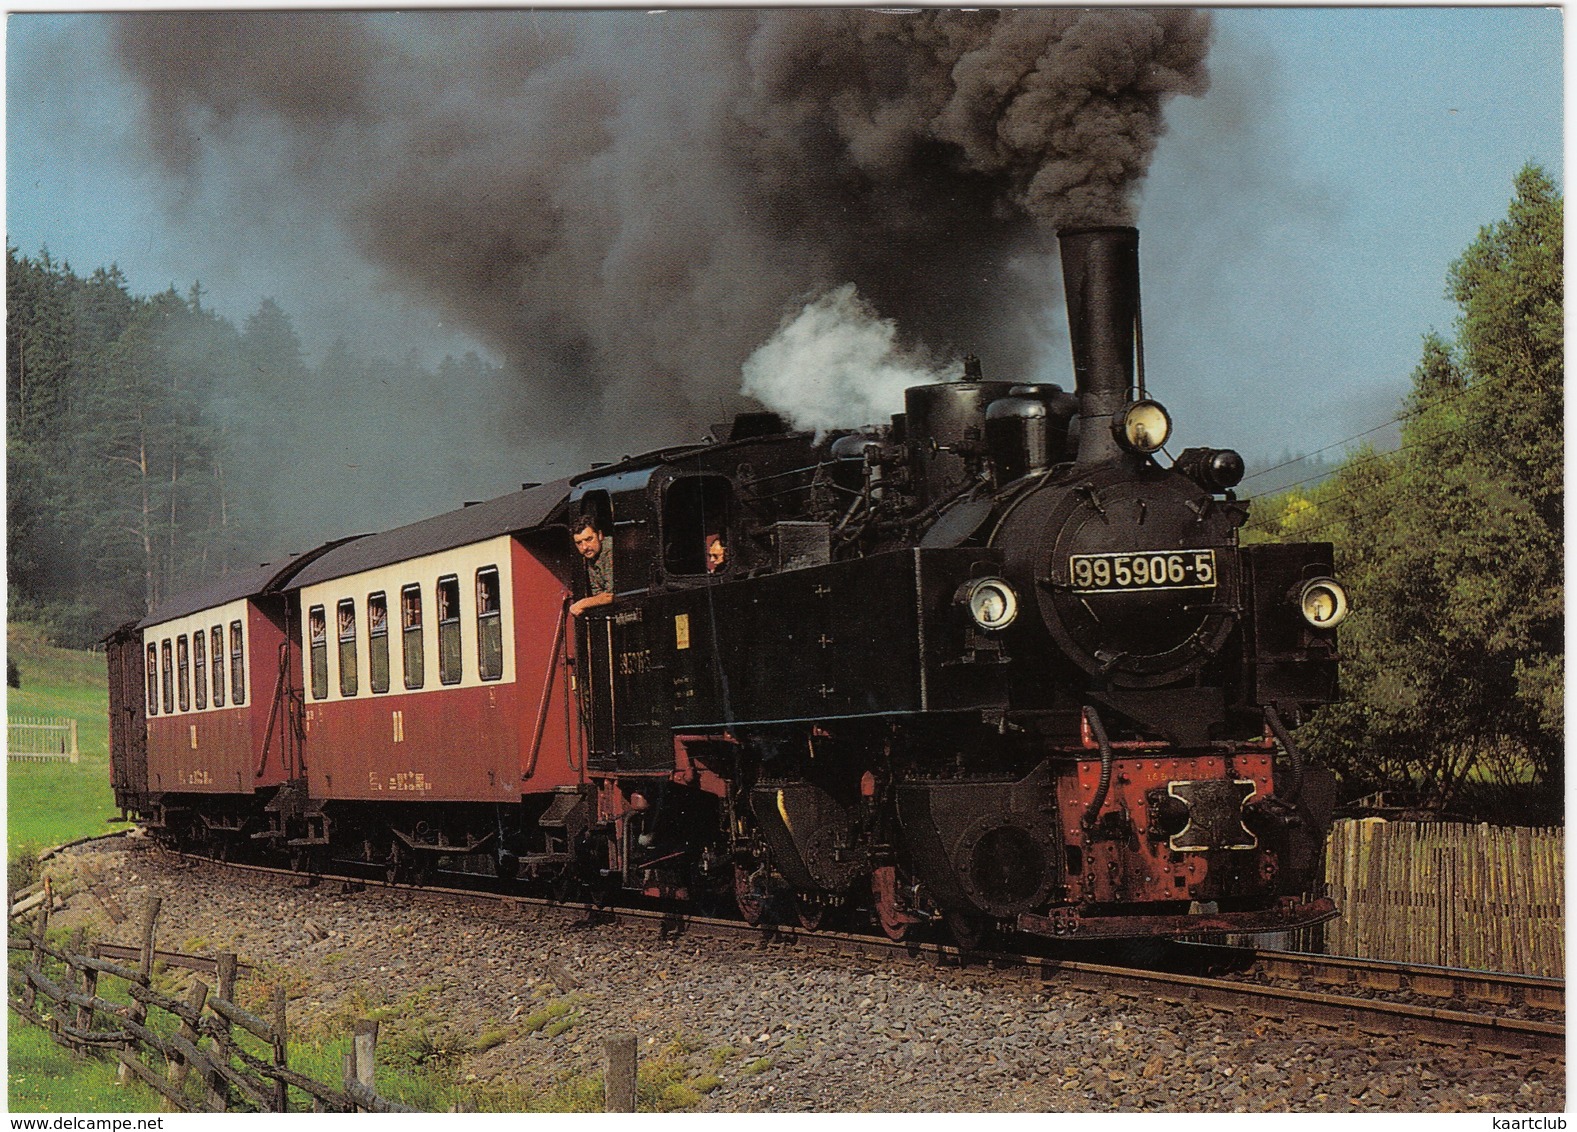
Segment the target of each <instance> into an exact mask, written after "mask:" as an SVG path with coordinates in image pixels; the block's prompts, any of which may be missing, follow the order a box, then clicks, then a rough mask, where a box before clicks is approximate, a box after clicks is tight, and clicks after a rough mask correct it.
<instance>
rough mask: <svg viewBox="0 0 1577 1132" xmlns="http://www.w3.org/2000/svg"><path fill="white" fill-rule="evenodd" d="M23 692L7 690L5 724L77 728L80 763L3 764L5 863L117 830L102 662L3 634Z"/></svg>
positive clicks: (17, 629)
mask: <svg viewBox="0 0 1577 1132" xmlns="http://www.w3.org/2000/svg"><path fill="white" fill-rule="evenodd" d="M7 639H8V648H9V652H10V656H11V659H13V660H15V661H16V664H17V667H18V668H19V669H20V670H21V674H22V687H21V688H8V689H7V690H6V691H7V693H8V694H7V696H6V714H7V716H8V717H9V718H12V719H16V718H37V717H53V718H59V719H66V718H69V719H75V720H76V721H77V745H78V749H79V750H80V752H81V761H79V762H75V763H68V762H47V763H45V762H40V763H33V762H11V761H9V760H7V762H6V796H7V800H6V859H7V860H8V861H12V860H15V859H16V858H17V856H18V854H19V853H21V852H22V851H23V850H24V849H28V848H31V849H33V850H35V851H36V850H39V849H46V848H49V847H50V846H54V845H61V844H64V843H65V842H67V841H74V840H76V839H77V838H79V837H89V836H92V835H95V834H100V833H107V832H109V831H110V830H112V829H116V828H119V827H118V826H116V825H113V824H111V823H110V820H109V819H112V818H116V817H118V816H119V811H118V810H117V809H116V808H115V795H114V792H113V790H111V788H110V772H109V692H108V688H107V675H106V671H105V663H104V654H103V653H91V652H81V651H77V650H74V649H60V648H55V647H54V646H52V645H50V644H48V643H47V642H46V641H44V640H43V639H42V638H41V637H40V636H39V634H38V633H37V631H36V630H33V629H31V628H30V627H29V626H26V625H12V626H10V627H9V630H8V632H7Z"/></svg>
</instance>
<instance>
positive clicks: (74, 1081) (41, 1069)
mask: <svg viewBox="0 0 1577 1132" xmlns="http://www.w3.org/2000/svg"><path fill="white" fill-rule="evenodd" d="M6 1014H7V1017H8V1018H9V1022H8V1024H7V1027H6V1033H7V1037H8V1040H9V1043H10V1049H9V1053H8V1057H9V1075H8V1078H7V1081H6V1099H7V1106H8V1107H9V1109H10V1111H12V1112H157V1111H159V1104H160V1101H161V1100H162V1098H161V1097H160V1096H159V1094H158V1093H156V1092H154V1091H153V1090H152V1089H150V1088H148V1087H147V1086H146V1085H144V1084H143V1083H142V1082H140V1081H133V1082H132V1083H131V1084H129V1085H119V1084H116V1081H115V1069H114V1067H113V1066H111V1065H110V1064H108V1063H106V1062H103V1061H99V1060H97V1059H95V1058H90V1057H84V1056H81V1055H79V1054H75V1053H72V1052H71V1051H70V1050H66V1049H62V1048H61V1047H60V1046H57V1045H56V1044H55V1043H54V1042H52V1041H51V1040H50V1039H49V1035H48V1034H46V1033H44V1031H42V1030H40V1029H39V1028H38V1027H36V1026H32V1025H29V1024H28V1023H26V1022H24V1021H22V1019H21V1018H19V1017H17V1016H16V1015H15V1014H14V1013H12V1012H11V1011H9V1010H8V1011H6Z"/></svg>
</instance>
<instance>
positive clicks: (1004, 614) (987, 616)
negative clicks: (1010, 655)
mask: <svg viewBox="0 0 1577 1132" xmlns="http://www.w3.org/2000/svg"><path fill="white" fill-rule="evenodd" d="M961 596H962V598H963V602H964V604H965V605H966V606H967V607H968V609H969V615H970V616H971V617H973V618H974V619H975V624H976V625H979V626H980V627H981V628H982V629H992V630H995V629H1006V628H1007V627H1008V626H1009V625H1011V624H1013V619H1014V618H1015V617H1017V616H1018V594H1016V593H1014V592H1013V587H1012V586H1010V585H1009V584H1008V583H1007V582H1006V581H1004V580H1003V579H1001V578H977V579H976V580H975V581H972V582H965V583H964V586H963V590H962V592H961Z"/></svg>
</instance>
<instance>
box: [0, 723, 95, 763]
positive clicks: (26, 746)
mask: <svg viewBox="0 0 1577 1132" xmlns="http://www.w3.org/2000/svg"><path fill="white" fill-rule="evenodd" d="M5 750H6V758H8V759H12V760H16V761H20V762H56V761H69V762H76V761H77V760H78V753H77V721H76V720H74V719H26V718H23V719H8V720H6V744H5Z"/></svg>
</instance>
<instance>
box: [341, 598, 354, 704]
mask: <svg viewBox="0 0 1577 1132" xmlns="http://www.w3.org/2000/svg"><path fill="white" fill-rule="evenodd" d="M339 694H340V695H342V696H354V695H355V694H356V602H355V599H353V598H346V599H345V600H344V601H342V602H340V603H339Z"/></svg>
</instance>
